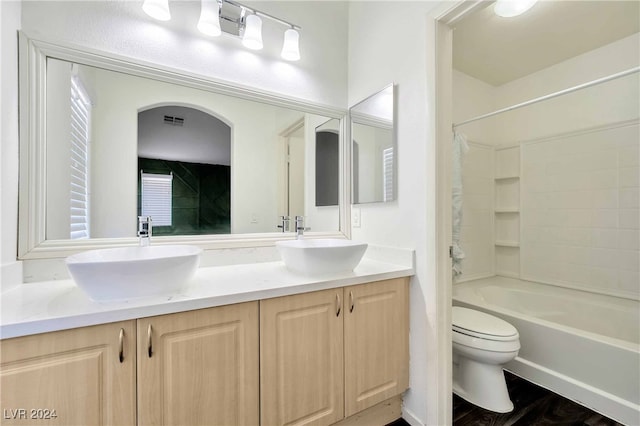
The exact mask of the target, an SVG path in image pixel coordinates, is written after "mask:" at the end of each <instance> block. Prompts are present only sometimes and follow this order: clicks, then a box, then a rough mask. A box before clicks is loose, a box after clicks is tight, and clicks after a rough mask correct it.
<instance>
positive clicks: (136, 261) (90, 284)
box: [66, 245, 202, 301]
mask: <svg viewBox="0 0 640 426" xmlns="http://www.w3.org/2000/svg"><path fill="white" fill-rule="evenodd" d="M201 253H202V249H200V248H199V247H195V246H189V245H167V246H147V247H122V248H110V249H100V250H91V251H85V252H83V253H78V254H74V255H72V256H69V257H67V259H66V263H67V268H68V269H69V272H70V273H71V276H72V277H73V280H74V281H75V282H76V284H77V285H78V287H80V288H81V289H82V290H83V291H84V292H85V293H86V294H87V295H88V296H89V297H90V298H91V299H92V300H95V301H113V300H127V299H134V298H139V297H148V296H160V295H171V294H174V293H177V292H178V291H179V290H180V289H181V288H182V286H183V285H184V284H185V283H187V282H188V281H189V280H190V279H191V278H192V277H193V275H194V273H195V272H196V269H198V264H199V262H200V254H201Z"/></svg>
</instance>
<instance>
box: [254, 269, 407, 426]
mask: <svg viewBox="0 0 640 426" xmlns="http://www.w3.org/2000/svg"><path fill="white" fill-rule="evenodd" d="M408 283H409V281H408V279H404V278H403V279H394V280H387V281H380V282H376V283H370V284H363V285H358V286H352V287H345V288H340V289H332V290H325V291H319V292H313V293H307V294H301V295H295V296H285V297H280V298H275V299H269V300H263V301H261V302H260V342H261V345H260V348H261V356H260V368H261V407H262V408H261V419H262V423H261V424H262V426H274V425H314V426H319V425H330V424H332V423H335V422H337V421H339V420H341V419H342V418H344V417H349V416H352V415H353V414H356V413H358V412H360V411H362V410H365V409H367V408H369V407H372V406H374V405H376V404H378V403H380V402H382V401H385V400H387V399H389V398H391V397H393V396H395V395H399V394H401V393H402V392H404V391H405V390H406V389H407V388H408V383H409V303H408V297H409V296H408V287H409V284H408Z"/></svg>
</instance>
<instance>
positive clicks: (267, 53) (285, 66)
mask: <svg viewBox="0 0 640 426" xmlns="http://www.w3.org/2000/svg"><path fill="white" fill-rule="evenodd" d="M247 4H248V5H249V4H253V5H254V7H256V8H257V9H260V10H263V11H264V12H267V13H270V14H273V15H275V16H278V17H281V18H283V19H286V20H289V21H291V22H293V23H295V24H297V25H300V26H301V27H302V28H303V31H301V33H300V52H301V59H300V61H298V62H295V63H289V62H286V61H283V60H282V59H281V58H280V49H281V48H282V37H283V33H284V29H286V28H284V27H283V26H282V25H279V24H275V23H273V22H271V21H268V20H266V19H265V20H264V22H263V40H264V45H265V48H264V49H263V50H262V51H260V52H253V51H250V50H248V49H245V48H244V47H242V45H241V43H240V40H239V39H237V38H235V37H231V36H228V35H223V36H221V37H218V38H208V37H206V36H205V35H203V34H201V33H199V32H198V31H197V29H196V24H197V22H198V17H199V13H200V3H199V2H198V1H172V2H170V10H171V14H172V19H171V20H170V21H167V22H159V21H155V20H153V19H152V18H150V17H148V16H147V15H146V14H145V13H144V12H143V11H142V8H141V6H142V1H124V2H122V1H106V0H105V1H99V0H98V1H77V2H76V1H26V2H24V3H23V5H22V8H23V16H22V29H23V30H25V31H27V32H33V33H37V34H41V35H43V36H46V37H54V38H58V39H63V40H65V41H68V42H73V43H76V44H78V45H82V46H86V47H89V48H93V49H97V50H101V51H107V52H112V53H116V54H119V55H124V56H129V57H132V58H136V59H138V60H143V61H148V62H152V63H156V64H161V65H165V66H169V67H172V68H178V69H183V70H186V71H188V72H192V73H195V74H200V75H205V76H210V77H213V78H217V79H221V80H225V81H228V82H235V83H238V84H241V85H243V86H251V87H255V88H258V89H260V90H266V91H271V92H277V93H279V94H283V95H287V96H293V97H296V98H301V99H306V100H310V101H314V102H317V103H321V104H326V105H332V106H338V107H344V106H345V105H346V93H347V80H346V77H347V76H346V69H347V68H346V61H347V44H346V42H345V41H346V39H347V33H346V31H347V27H346V24H347V13H346V11H347V6H346V3H345V2H341V1H336V2H333V1H330V2H327V1H299V2H297V1H280V2H277V1H275V2H272V1H253V2H247ZM329 29H330V30H329Z"/></svg>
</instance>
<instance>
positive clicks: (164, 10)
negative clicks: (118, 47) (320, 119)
mask: <svg viewBox="0 0 640 426" xmlns="http://www.w3.org/2000/svg"><path fill="white" fill-rule="evenodd" d="M0 1H2V0H0ZM200 1H201V8H200V19H199V20H198V25H197V27H198V30H200V32H202V33H204V34H206V35H208V36H212V37H217V36H219V35H221V34H222V33H227V34H230V35H232V36H235V37H238V38H240V39H242V44H243V45H244V46H246V47H247V48H249V49H253V50H260V49H262V47H263V43H262V19H264V18H266V19H269V20H271V21H274V22H277V23H279V24H281V25H284V26H286V27H287V30H286V31H285V32H284V42H283V45H282V52H281V56H282V58H283V59H285V60H287V61H297V60H299V59H300V46H299V41H300V30H301V29H302V27H300V26H298V25H294V24H292V23H291V22H287V21H285V20H284V19H280V18H277V17H275V16H273V15H269V14H268V13H264V12H261V11H259V10H256V9H254V8H252V7H248V6H245V5H243V4H242V3H238V2H237V1H235V0H200ZM529 1H531V0H529ZM142 10H144V11H145V13H146V14H147V15H149V16H151V17H153V18H155V19H158V20H160V21H168V20H169V19H171V14H170V12H169V0H144V3H143V5H142Z"/></svg>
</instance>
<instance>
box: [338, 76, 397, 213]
mask: <svg viewBox="0 0 640 426" xmlns="http://www.w3.org/2000/svg"><path fill="white" fill-rule="evenodd" d="M394 105H395V102H394V85H393V84H390V85H388V86H387V87H385V88H384V89H382V90H381V91H379V92H377V93H375V94H373V95H371V96H369V97H368V98H366V99H365V100H363V101H361V102H359V103H357V104H356V105H354V106H353V107H351V108H350V109H349V116H350V118H351V157H352V169H351V183H352V193H351V195H352V198H351V200H352V203H353V204H363V203H378V202H388V201H393V200H395V199H396V193H397V182H396V181H397V166H396V164H397V159H396V156H397V144H396V132H395V126H394V114H395V107H394Z"/></svg>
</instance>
